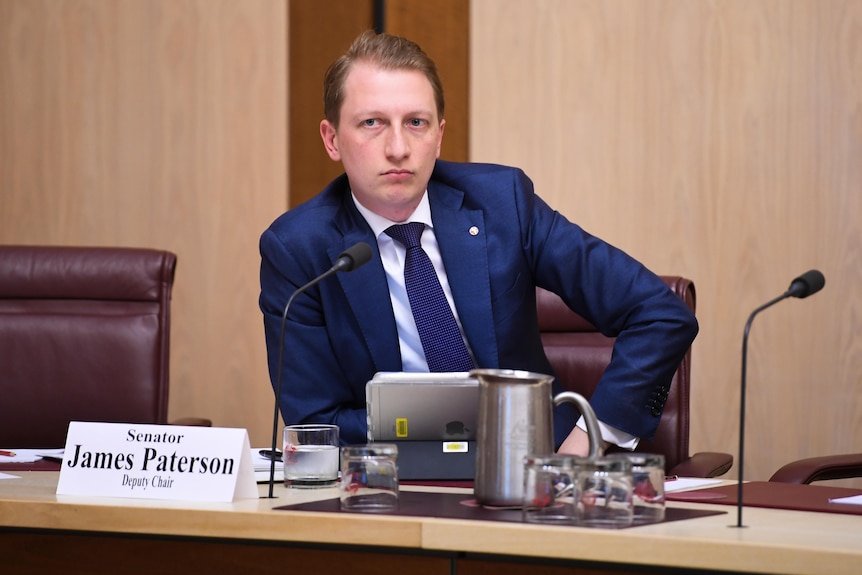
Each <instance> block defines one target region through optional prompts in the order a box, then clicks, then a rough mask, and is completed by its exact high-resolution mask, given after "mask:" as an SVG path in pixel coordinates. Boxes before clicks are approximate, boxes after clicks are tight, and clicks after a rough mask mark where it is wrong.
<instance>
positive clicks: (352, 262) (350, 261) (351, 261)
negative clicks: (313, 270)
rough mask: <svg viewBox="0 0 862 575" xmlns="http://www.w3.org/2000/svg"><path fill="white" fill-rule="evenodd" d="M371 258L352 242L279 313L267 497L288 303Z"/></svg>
mask: <svg viewBox="0 0 862 575" xmlns="http://www.w3.org/2000/svg"><path fill="white" fill-rule="evenodd" d="M370 259H371V246H369V245H368V244H366V243H365V242H359V243H357V244H354V245H352V246H350V247H349V248H347V249H346V250H344V251H343V252H341V255H339V256H338V259H337V260H335V263H334V264H332V267H331V268H329V269H328V270H326V271H325V272H323V273H322V274H320V275H319V276H317V277H316V278H314V279H313V280H311V281H310V282H308V283H307V284H305V285H304V286H302V287H300V288H298V289H297V290H296V291H295V292H293V294H291V296H290V299H288V300H287V304H286V305H285V306H284V312H283V313H282V314H281V328H280V330H279V334H278V367H277V369H276V374H277V375H276V378H275V381H276V383H275V413H273V416H272V451H271V452H270V462H269V498H270V499H272V498H273V495H272V490H273V485H274V483H275V460H276V456H275V454H276V438H277V436H278V411H279V409H278V408H279V403H280V399H281V372H282V363H284V326H285V324H286V323H287V312H288V310H289V309H290V304H291V303H293V300H294V299H295V298H296V296H298V295H299V294H301V293H302V292H304V291H305V290H307V289H308V288H310V287H312V286H314V285H316V284H317V283H319V282H320V281H321V280H323V279H325V278H327V277H329V276H331V275H332V274H334V273H336V272H351V271H353V270H355V269H357V268H359V267H362V266H363V265H365V264H366V263H368V260H370Z"/></svg>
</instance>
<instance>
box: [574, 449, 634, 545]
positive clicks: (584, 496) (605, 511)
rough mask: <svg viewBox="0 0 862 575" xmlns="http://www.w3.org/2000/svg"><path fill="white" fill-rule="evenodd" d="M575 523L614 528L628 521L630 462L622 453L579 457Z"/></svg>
mask: <svg viewBox="0 0 862 575" xmlns="http://www.w3.org/2000/svg"><path fill="white" fill-rule="evenodd" d="M579 463H580V465H579V470H578V473H577V475H578V487H579V488H580V502H581V503H580V509H579V511H580V517H579V522H578V523H579V525H583V526H585V527H607V528H618V527H626V526H628V525H631V524H632V519H633V512H634V511H633V507H632V464H631V461H629V459H628V458H627V457H626V456H625V455H624V454H615V455H606V456H604V457H597V458H590V459H582V460H580V461H579Z"/></svg>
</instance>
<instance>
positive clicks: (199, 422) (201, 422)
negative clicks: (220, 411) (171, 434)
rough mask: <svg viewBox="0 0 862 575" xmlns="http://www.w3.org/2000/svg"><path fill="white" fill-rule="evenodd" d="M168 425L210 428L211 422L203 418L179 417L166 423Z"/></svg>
mask: <svg viewBox="0 0 862 575" xmlns="http://www.w3.org/2000/svg"><path fill="white" fill-rule="evenodd" d="M168 424H169V425H190V426H192V427H212V426H213V422H212V421H210V420H209V419H205V418H203V417H181V418H179V419H175V420H173V421H170V422H168Z"/></svg>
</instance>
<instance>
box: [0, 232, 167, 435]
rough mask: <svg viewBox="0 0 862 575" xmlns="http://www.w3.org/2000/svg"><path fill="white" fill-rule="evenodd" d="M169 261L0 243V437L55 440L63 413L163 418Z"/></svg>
mask: <svg viewBox="0 0 862 575" xmlns="http://www.w3.org/2000/svg"><path fill="white" fill-rule="evenodd" d="M176 261H177V260H176V256H175V255H174V254H172V253H170V252H166V251H160V250H151V249H138V248H98V247H48V246H0V445H3V446H8V447H21V448H26V447H30V448H46V447H62V446H63V444H64V442H65V437H66V431H67V428H68V423H69V421H108V422H129V423H166V422H167V411H168V365H169V362H168V353H169V348H170V339H169V334H170V298H171V289H172V287H173V280H174V269H175V267H176Z"/></svg>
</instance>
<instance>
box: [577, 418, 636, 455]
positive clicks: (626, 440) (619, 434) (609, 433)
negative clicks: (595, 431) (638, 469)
mask: <svg viewBox="0 0 862 575" xmlns="http://www.w3.org/2000/svg"><path fill="white" fill-rule="evenodd" d="M577 426H578V427H580V428H581V429H583V430H584V431H586V430H587V424H586V422H585V421H584V417H583V416H581V418H580V419H578V423H577ZM599 431H601V433H602V439H603V440H604V441H606V442H608V443H613V444H614V445H617V446H619V447H622V448H623V449H628V450H630V451H633V450H634V449H635V448H636V447H637V446H638V442H639V441H640V437H635V436H634V435H632V434H631V433H626V432H625V431H621V430H619V429H617V428H616V427H611V426H610V425H607V424H605V423H602V422H601V421H599Z"/></svg>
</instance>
